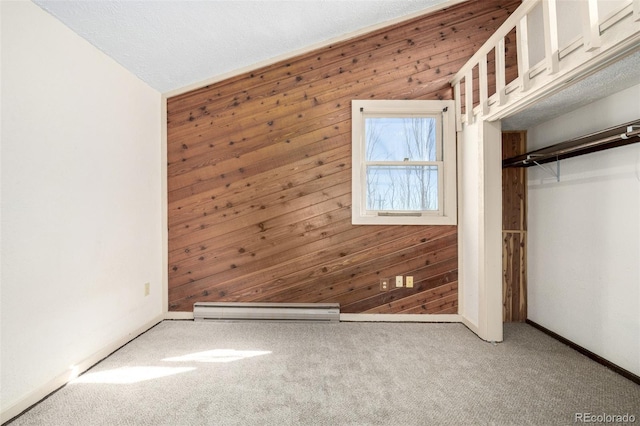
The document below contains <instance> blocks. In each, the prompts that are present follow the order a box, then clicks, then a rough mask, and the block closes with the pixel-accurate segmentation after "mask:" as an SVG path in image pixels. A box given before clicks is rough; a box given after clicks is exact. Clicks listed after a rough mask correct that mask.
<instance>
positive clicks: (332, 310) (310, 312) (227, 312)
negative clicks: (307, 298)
mask: <svg viewBox="0 0 640 426" xmlns="http://www.w3.org/2000/svg"><path fill="white" fill-rule="evenodd" d="M193 319H194V321H291V322H296V321H297V322H311V321H320V322H327V321H340V304H339V303H240V302H238V303H236V302H196V303H194V304H193Z"/></svg>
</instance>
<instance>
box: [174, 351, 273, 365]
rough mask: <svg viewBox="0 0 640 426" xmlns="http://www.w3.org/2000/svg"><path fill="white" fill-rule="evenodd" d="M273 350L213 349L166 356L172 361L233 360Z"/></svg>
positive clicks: (268, 352) (265, 353)
mask: <svg viewBox="0 0 640 426" xmlns="http://www.w3.org/2000/svg"><path fill="white" fill-rule="evenodd" d="M270 353H271V351H238V350H235V349H213V350H211V351H204V352H195V353H192V354H187V355H182V356H176V357H171V358H165V359H163V361H171V362H232V361H239V360H241V359H245V358H252V357H254V356H260V355H268V354H270Z"/></svg>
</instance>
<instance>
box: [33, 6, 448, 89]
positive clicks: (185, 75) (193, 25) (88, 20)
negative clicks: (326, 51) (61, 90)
mask: <svg viewBox="0 0 640 426" xmlns="http://www.w3.org/2000/svg"><path fill="white" fill-rule="evenodd" d="M459 1H460V0H208V1H180V0H169V1H154V0H147V1H129V0H109V1H90V0H71V1H60V0H34V3H36V4H37V5H38V6H40V7H41V8H42V9H44V10H46V11H47V12H49V13H50V14H52V15H53V16H55V17H56V18H58V19H59V20H60V21H62V22H63V23H64V24H65V25H67V26H68V27H69V28H71V29H72V30H73V31H75V32H76V33H78V34H79V35H80V36H81V37H83V38H84V39H86V40H87V41H89V42H90V43H91V44H93V45H94V46H96V47H97V48H98V49H100V50H102V51H103V52H105V53H106V54H107V55H109V56H110V57H112V58H113V59H115V60H116V61H117V62H119V63H120V64H121V65H123V66H124V67H125V68H127V69H128V70H129V71H131V72H132V73H134V74H135V75H137V76H138V77H139V78H140V79H142V80H143V81H145V82H147V83H148V84H149V85H150V86H152V87H153V88H155V89H157V90H158V91H160V92H161V93H166V92H169V91H173V90H177V89H181V88H184V87H186V86H188V85H191V84H194V83H198V82H202V81H205V80H209V79H213V78H215V77H216V76H221V75H223V74H225V73H229V72H232V71H235V70H238V69H242V68H244V67H248V66H251V65H254V64H258V63H260V62H263V61H267V60H269V59H271V58H275V57H279V56H282V55H285V54H287V53H290V52H295V51H296V50H299V49H303V48H305V47H309V46H313V45H316V44H318V43H322V42H326V41H328V40H331V39H334V38H336V37H341V36H344V35H347V34H351V33H354V32H356V31H358V30H361V29H364V28H367V27H371V26H373V25H376V24H380V23H384V22H386V21H390V20H393V19H396V18H400V17H403V16H406V15H410V14H413V13H416V12H419V11H421V10H424V9H427V8H429V7H433V6H435V5H438V4H441V5H442V6H444V5H445V4H446V3H458V2H459Z"/></svg>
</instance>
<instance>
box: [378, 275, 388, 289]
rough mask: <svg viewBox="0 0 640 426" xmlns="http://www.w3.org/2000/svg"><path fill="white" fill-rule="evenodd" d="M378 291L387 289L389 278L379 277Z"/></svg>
mask: <svg viewBox="0 0 640 426" xmlns="http://www.w3.org/2000/svg"><path fill="white" fill-rule="evenodd" d="M380 291H389V278H380Z"/></svg>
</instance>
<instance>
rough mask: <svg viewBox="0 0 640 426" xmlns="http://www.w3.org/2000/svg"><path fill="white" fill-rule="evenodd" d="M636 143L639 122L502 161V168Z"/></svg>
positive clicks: (524, 165) (525, 165) (638, 140)
mask: <svg viewBox="0 0 640 426" xmlns="http://www.w3.org/2000/svg"><path fill="white" fill-rule="evenodd" d="M636 142H640V120H636V121H632V122H629V123H625V124H621V125H619V126H615V127H610V128H608V129H605V130H602V131H599V132H595V133H591V134H588V135H585V136H581V137H579V138H576V139H571V140H569V141H566V142H561V143H558V144H555V145H551V146H548V147H546V148H542V149H538V150H535V151H530V152H527V153H526V154H522V155H518V156H515V157H511V158H507V159H504V160H503V161H502V168H506V167H531V166H535V165H536V164H538V165H539V164H543V163H549V162H552V161H558V160H563V159H565V158H570V157H576V156H578V155H584V154H589V153H591V152H597V151H602V150H604V149H610V148H615V147H618V146H623V145H628V144H632V143H636Z"/></svg>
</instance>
